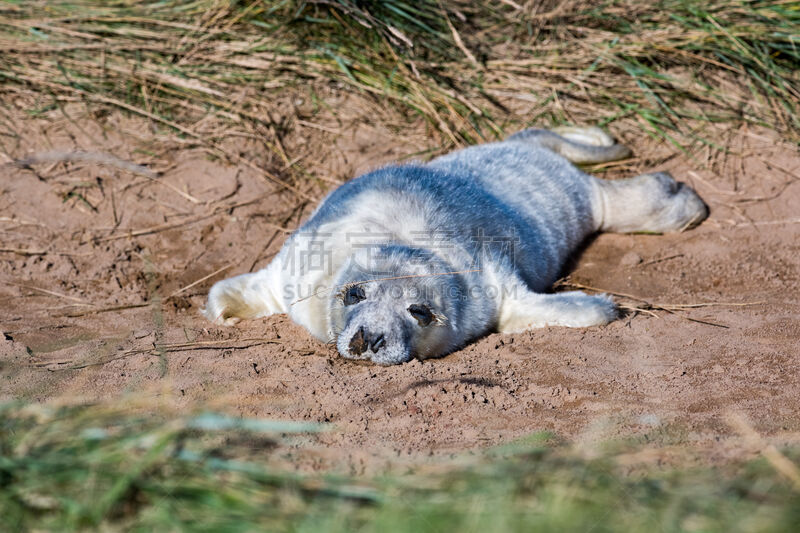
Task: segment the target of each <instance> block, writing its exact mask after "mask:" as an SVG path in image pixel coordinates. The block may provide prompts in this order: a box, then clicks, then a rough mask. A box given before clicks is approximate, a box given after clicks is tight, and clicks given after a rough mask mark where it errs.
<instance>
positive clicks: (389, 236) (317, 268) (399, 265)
mask: <svg viewBox="0 0 800 533" xmlns="http://www.w3.org/2000/svg"><path fill="white" fill-rule="evenodd" d="M629 155H630V151H629V150H628V149H627V148H626V147H624V146H622V145H619V144H615V142H614V140H613V139H612V138H611V137H610V136H608V135H607V134H606V133H605V132H603V131H602V130H600V129H598V128H593V127H589V128H576V127H565V128H557V129H554V130H552V131H550V130H540V129H529V130H525V131H521V132H519V133H517V134H515V135H512V136H511V137H509V138H508V139H507V140H505V141H502V142H495V143H489V144H482V145H477V146H472V147H469V148H465V149H462V150H458V151H456V152H452V153H450V154H447V155H444V156H442V157H439V158H437V159H434V160H432V161H430V162H429V163H412V164H405V165H390V166H386V167H383V168H380V169H378V170H375V171H373V172H370V173H368V174H365V175H362V176H360V177H358V178H356V179H353V180H351V181H349V182H347V183H345V184H343V185H341V186H340V187H338V188H337V189H335V190H334V191H333V192H331V193H330V194H329V195H328V196H327V197H326V198H325V200H324V201H323V202H322V204H321V205H320V206H319V207H318V208H317V209H316V211H314V213H313V214H312V215H311V217H310V218H309V219H308V221H307V222H306V223H305V224H304V225H303V226H302V227H300V229H298V230H297V231H296V232H295V233H294V234H293V235H292V236H291V237H290V238H289V239H288V240H287V242H286V243H285V245H284V246H283V248H282V249H281V251H280V253H279V254H278V255H277V256H276V257H275V258H274V260H273V261H272V262H271V263H270V264H269V265H268V266H267V267H266V268H264V269H263V270H260V271H258V272H255V273H249V274H242V275H239V276H236V277H233V278H230V279H226V280H224V281H220V282H218V283H216V284H215V285H214V286H213V287H212V288H211V291H210V292H209V295H208V302H207V304H206V307H205V309H204V311H203V312H204V314H205V316H206V317H207V318H208V319H210V320H212V321H214V322H216V323H218V324H227V325H230V324H235V323H236V322H237V321H238V320H239V319H252V318H258V317H264V316H268V315H271V314H273V313H288V314H289V316H290V317H291V318H292V319H293V320H294V321H295V322H296V323H298V324H300V325H302V326H304V327H305V328H307V329H308V331H309V332H311V334H312V335H314V336H315V337H316V338H318V339H320V340H322V341H325V342H331V343H335V345H336V347H337V349H338V351H339V353H340V354H341V355H342V356H343V357H346V358H349V359H368V360H372V361H373V362H375V363H379V364H382V365H390V364H397V363H403V362H405V361H409V360H410V359H411V358H414V357H416V358H419V359H424V358H430V357H438V356H442V355H445V354H447V353H449V352H452V351H453V350H456V349H458V348H460V347H462V346H464V345H465V344H466V343H468V342H470V341H472V340H474V339H476V338H478V337H481V336H483V335H486V334H487V333H490V332H492V331H499V332H504V333H506V332H519V331H523V330H528V329H532V328H542V327H546V326H567V327H587V326H597V325H602V324H606V323H608V322H610V321H612V320H614V319H615V318H616V317H617V308H616V306H615V305H614V303H613V301H612V300H611V299H610V298H609V297H607V296H605V295H589V294H585V293H583V292H577V291H575V292H559V293H549V292H548V291H549V290H550V289H551V286H552V284H553V283H554V282H555V281H556V280H557V279H558V277H559V275H560V273H561V271H562V269H563V267H564V265H565V262H566V261H567V259H568V258H569V256H570V254H571V253H573V252H574V251H575V249H576V248H577V247H578V246H579V245H580V244H581V242H582V241H584V239H586V237H587V236H589V235H591V234H593V233H595V232H598V231H612V232H653V233H661V232H669V231H682V230H684V229H688V228H691V227H693V226H695V225H697V224H699V223H700V222H701V221H702V220H703V219H705V218H706V217H707V216H708V208H707V206H706V205H705V203H704V202H703V201H702V200H701V199H700V197H699V196H698V195H697V194H696V193H695V192H694V191H693V190H692V189H691V188H689V187H688V186H686V185H684V184H682V183H678V182H676V181H675V180H674V179H673V178H672V177H671V176H670V175H668V174H666V173H663V172H659V173H652V174H643V175H640V176H636V177H632V178H628V179H622V180H614V181H606V180H602V179H598V178H595V177H593V176H590V175H588V174H586V173H584V172H582V171H581V170H579V169H578V168H577V167H576V166H575V165H574V163H598V162H607V161H613V160H617V159H621V158H625V157H628V156H629Z"/></svg>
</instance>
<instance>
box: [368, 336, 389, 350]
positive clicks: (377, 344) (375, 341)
mask: <svg viewBox="0 0 800 533" xmlns="http://www.w3.org/2000/svg"><path fill="white" fill-rule="evenodd" d="M384 344H386V339H384V338H383V333H381V334H380V335H378V336H377V337H373V338H372V339H371V340H370V342H369V349H370V350H372V353H378V350H380V349H381V348H383V345H384Z"/></svg>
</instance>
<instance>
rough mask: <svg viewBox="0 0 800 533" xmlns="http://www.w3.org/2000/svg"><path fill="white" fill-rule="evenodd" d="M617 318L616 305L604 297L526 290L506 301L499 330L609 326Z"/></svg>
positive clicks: (579, 293) (514, 330) (516, 330)
mask: <svg viewBox="0 0 800 533" xmlns="http://www.w3.org/2000/svg"><path fill="white" fill-rule="evenodd" d="M617 316H618V312H617V306H616V305H614V302H613V301H612V300H611V298H609V297H608V296H605V295H597V296H595V295H589V294H586V293H583V292H579V291H573V292H560V293H556V294H538V293H535V292H530V291H526V292H525V293H524V294H520V295H517V296H514V297H509V298H507V299H506V300H504V301H503V304H502V307H501V309H500V318H499V320H498V324H497V330H498V331H499V332H500V333H518V332H520V331H525V330H528V329H535V328H543V327H547V326H566V327H570V328H583V327H587V326H600V325H603V324H608V323H609V322H611V321H612V320H615V319H616V318H617Z"/></svg>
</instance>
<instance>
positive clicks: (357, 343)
mask: <svg viewBox="0 0 800 533" xmlns="http://www.w3.org/2000/svg"><path fill="white" fill-rule="evenodd" d="M348 348H349V349H350V355H361V354H362V353H364V352H365V351H367V341H366V339H365V338H364V327H363V326H362V327H360V328H358V331H356V333H355V335H353V338H352V339H350V345H349V346H348Z"/></svg>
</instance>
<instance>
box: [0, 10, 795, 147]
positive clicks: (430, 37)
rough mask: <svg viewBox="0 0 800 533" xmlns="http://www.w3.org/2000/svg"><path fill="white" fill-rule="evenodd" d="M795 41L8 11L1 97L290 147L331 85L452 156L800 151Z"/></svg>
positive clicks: (3, 19) (386, 17)
mask: <svg viewBox="0 0 800 533" xmlns="http://www.w3.org/2000/svg"><path fill="white" fill-rule="evenodd" d="M798 39H800V7H798V4H797V3H796V2H788V1H785V0H748V1H745V0H712V1H709V2H707V1H700V0H658V1H656V2H640V1H636V0H608V1H588V0H581V1H567V2H547V1H545V2H527V3H526V2H467V1H458V0H443V1H440V0H422V1H419V2H408V1H395V0H391V1H381V2H374V1H355V0H335V1H334V0H331V1H321V0H320V1H313V0H312V1H297V0H275V1H271V2H270V1H260V2H259V1H249V2H243V1H242V2H236V1H232V0H229V1H222V0H162V1H158V2H146V3H142V2H128V1H115V2H105V1H99V0H72V1H57V0H54V1H31V2H28V1H25V2H22V1H18V2H4V3H3V4H1V5H0V93H3V98H4V99H9V98H13V97H14V96H15V95H20V94H30V93H33V94H36V95H38V96H39V98H38V102H39V105H38V107H36V108H33V109H29V110H28V112H29V113H31V114H34V115H35V114H37V113H40V112H42V111H43V110H48V109H52V108H55V107H57V106H58V105H59V103H60V102H63V101H83V102H86V103H87V104H88V105H91V106H96V107H116V108H120V109H124V110H125V111H126V112H132V113H137V114H141V115H143V116H147V117H148V118H149V119H151V120H153V121H155V122H156V123H157V124H158V125H159V126H161V127H163V128H166V129H167V130H170V131H172V132H174V133H176V134H177V135H179V136H182V137H184V138H185V139H188V140H191V141H194V142H196V143H198V144H204V143H206V144H208V143H212V144H213V143H214V142H215V141H217V140H218V139H217V138H215V133H214V131H209V129H208V128H206V129H205V130H203V131H198V130H196V129H195V125H196V124H197V123H198V121H200V120H201V119H205V120H204V124H207V123H208V119H209V117H211V118H214V119H217V120H221V121H223V122H224V121H228V122H229V123H231V124H234V125H236V127H238V128H240V129H245V130H248V131H255V132H257V133H259V134H264V135H267V133H266V132H269V135H271V136H273V137H278V138H279V137H280V136H281V134H282V132H283V129H284V128H285V127H287V126H286V124H284V123H274V122H273V121H272V120H271V119H270V116H271V115H270V111H271V110H272V107H273V103H272V102H273V101H274V99H275V97H276V96H278V95H282V94H286V91H287V89H289V90H292V91H301V92H302V91H309V90H311V91H313V90H314V87H319V84H323V85H324V84H326V83H337V84H340V85H341V86H342V87H345V88H346V89H347V90H351V91H356V92H360V93H362V94H364V95H368V96H369V97H370V98H372V99H374V100H375V102H376V105H381V106H387V105H388V106H392V107H394V108H396V109H399V110H400V111H404V112H407V113H408V115H409V117H414V116H417V117H421V118H423V119H424V120H425V121H427V123H428V124H430V128H431V131H432V132H438V134H439V135H440V136H441V139H442V142H444V143H445V144H451V145H452V144H463V143H469V142H476V141H479V140H482V139H483V140H491V139H494V138H496V137H499V136H502V135H504V134H505V133H506V130H509V129H514V128H517V127H520V126H521V125H527V124H532V123H535V124H540V125H542V124H543V125H548V124H552V123H564V122H574V123H586V124H598V123H599V124H601V125H606V124H610V123H617V124H618V126H619V128H628V129H630V128H636V129H639V130H643V131H646V132H648V133H650V134H652V135H654V136H657V137H661V138H664V139H670V140H671V141H672V142H674V143H675V144H677V145H678V146H681V147H684V146H689V145H690V144H692V143H696V142H698V140H699V139H700V140H702V129H703V125H704V124H710V123H715V122H723V123H731V124H735V123H741V122H750V123H756V124H762V125H765V126H768V127H770V128H773V129H776V130H778V131H779V132H781V133H782V134H784V135H785V136H786V137H788V138H791V139H795V140H797V139H800V135H798V134H799V133H800V118H798V104H799V103H800V89H798V87H800V74H798V73H799V72H800V49H799V48H798ZM519 102H524V106H523V108H524V110H525V115H524V116H521V115H519V106H517V105H516V104H519ZM509 106H511V107H513V108H515V109H517V111H514V110H512V109H510V108H509ZM698 132H700V133H698ZM216 135H219V134H218V133H217V134H216ZM269 135H267V136H269ZM273 141H274V139H273ZM273 147H274V148H275V150H276V152H280V149H279V148H278V147H277V146H274V145H273ZM281 155H282V157H287V155H286V154H281ZM288 158H289V159H291V154H289V155H288Z"/></svg>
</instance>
